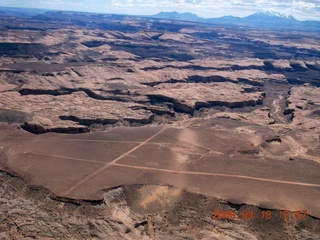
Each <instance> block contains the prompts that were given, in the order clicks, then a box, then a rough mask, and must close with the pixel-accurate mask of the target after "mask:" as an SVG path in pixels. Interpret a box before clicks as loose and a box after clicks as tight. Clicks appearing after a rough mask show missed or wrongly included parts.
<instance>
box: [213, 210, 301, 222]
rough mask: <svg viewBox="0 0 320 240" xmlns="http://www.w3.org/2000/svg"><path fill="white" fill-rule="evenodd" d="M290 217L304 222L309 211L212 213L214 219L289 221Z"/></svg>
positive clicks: (230, 211)
mask: <svg viewBox="0 0 320 240" xmlns="http://www.w3.org/2000/svg"><path fill="white" fill-rule="evenodd" d="M290 215H293V217H294V218H295V219H298V220H302V219H306V217H307V210H298V211H294V212H290V211H289V210H279V211H271V210H260V212H256V211H255V212H254V211H249V210H242V211H238V212H237V211H236V210H213V211H212V219H215V220H219V219H229V220H234V219H258V218H259V219H265V220H271V219H272V218H276V217H277V218H279V219H284V220H286V219H289V217H290Z"/></svg>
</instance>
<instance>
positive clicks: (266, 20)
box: [149, 11, 320, 31]
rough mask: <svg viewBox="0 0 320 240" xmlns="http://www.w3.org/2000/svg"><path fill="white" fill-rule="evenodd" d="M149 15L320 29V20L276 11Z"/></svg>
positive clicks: (187, 19) (207, 21)
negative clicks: (214, 15) (210, 15)
mask: <svg viewBox="0 0 320 240" xmlns="http://www.w3.org/2000/svg"><path fill="white" fill-rule="evenodd" d="M149 17H152V18H163V19H171V20H180V21H192V22H202V23H211V24H232V25H246V26H253V27H254V26H259V27H269V28H284V27H287V28H299V27H313V28H318V29H319V31H320V21H299V20H297V19H295V18H294V17H293V16H291V15H285V14H282V13H278V12H274V11H265V12H256V13H254V14H252V15H249V16H247V17H243V18H240V17H234V16H224V17H220V18H201V17H199V16H197V15H196V14H193V13H189V12H185V13H178V12H160V13H158V14H156V15H151V16H149Z"/></svg>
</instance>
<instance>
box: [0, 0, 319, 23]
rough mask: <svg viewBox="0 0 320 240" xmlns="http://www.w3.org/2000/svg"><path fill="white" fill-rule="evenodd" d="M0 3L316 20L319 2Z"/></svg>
mask: <svg viewBox="0 0 320 240" xmlns="http://www.w3.org/2000/svg"><path fill="white" fill-rule="evenodd" d="M0 5H1V6H3V7H20V8H39V9H50V10H51V9H52V10H69V11H82V12H96V13H115V14H129V15H152V14H157V13H159V12H173V11H176V12H179V13H183V12H191V13H194V14H197V15H198V16H199V17H204V18H216V17H222V16H228V15H232V16H236V17H245V16H248V15H250V14H253V13H255V12H259V11H276V12H279V13H282V14H286V15H292V16H293V17H295V18H296V19H298V20H320V2H319V1H317V0H304V1H296V0H278V1H274V0H230V1H225V0H171V1H170V0H164V1H159V0H146V1H142V0H111V1H105V0H86V1H78V0H24V1H21V0H2V3H1V4H0Z"/></svg>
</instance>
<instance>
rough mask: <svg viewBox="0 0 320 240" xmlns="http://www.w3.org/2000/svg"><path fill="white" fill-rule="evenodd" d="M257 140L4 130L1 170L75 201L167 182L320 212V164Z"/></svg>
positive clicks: (156, 132) (225, 133)
mask: <svg viewBox="0 0 320 240" xmlns="http://www.w3.org/2000/svg"><path fill="white" fill-rule="evenodd" d="M252 137H253V135H252V134H248V133H246V134H244V133H241V132H238V134H235V133H234V132H233V131H231V130H225V129H224V130H223V129H215V128H210V127H197V128H172V127H136V128H126V127H120V128H114V129H111V130H108V131H105V132H98V133H88V134H80V135H64V134H53V133H48V134H43V135H33V134H29V133H26V132H23V131H20V130H15V129H14V130H13V129H11V130H10V129H8V128H2V129H0V138H1V146H0V147H1V161H0V168H1V169H2V170H5V171H8V172H10V173H12V174H15V175H17V176H20V177H22V178H23V179H24V180H25V181H26V182H27V183H28V184H29V185H37V186H42V187H44V188H47V189H49V190H50V191H52V193H53V194H55V195H57V196H60V197H66V198H72V199H86V200H100V199H102V198H103V193H104V191H105V190H106V189H109V188H112V187H116V186H121V185H130V184H147V185H169V186H174V187H177V188H180V189H184V190H187V191H190V192H195V193H201V194H204V195H210V196H214V197H217V198H219V199H225V200H229V201H232V202H234V203H246V204H253V205H258V206H261V207H266V208H274V209H288V210H301V209H303V210H304V209H306V210H307V211H308V213H309V214H310V215H313V216H317V217H320V202H319V201H318V197H319V196H320V184H319V183H320V174H319V172H320V166H319V164H318V163H316V162H313V161H309V160H305V159H302V158H301V159H298V160H296V161H281V160H278V159H272V158H271V157H270V156H268V155H267V154H265V153H264V152H262V151H261V146H258V145H257V144H255V143H254V141H252V139H253V138H252Z"/></svg>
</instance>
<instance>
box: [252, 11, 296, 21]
mask: <svg viewBox="0 0 320 240" xmlns="http://www.w3.org/2000/svg"><path fill="white" fill-rule="evenodd" d="M253 15H256V16H264V17H277V18H284V19H294V17H293V16H291V15H288V14H284V13H279V12H276V11H261V12H257V13H255V14H253Z"/></svg>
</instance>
